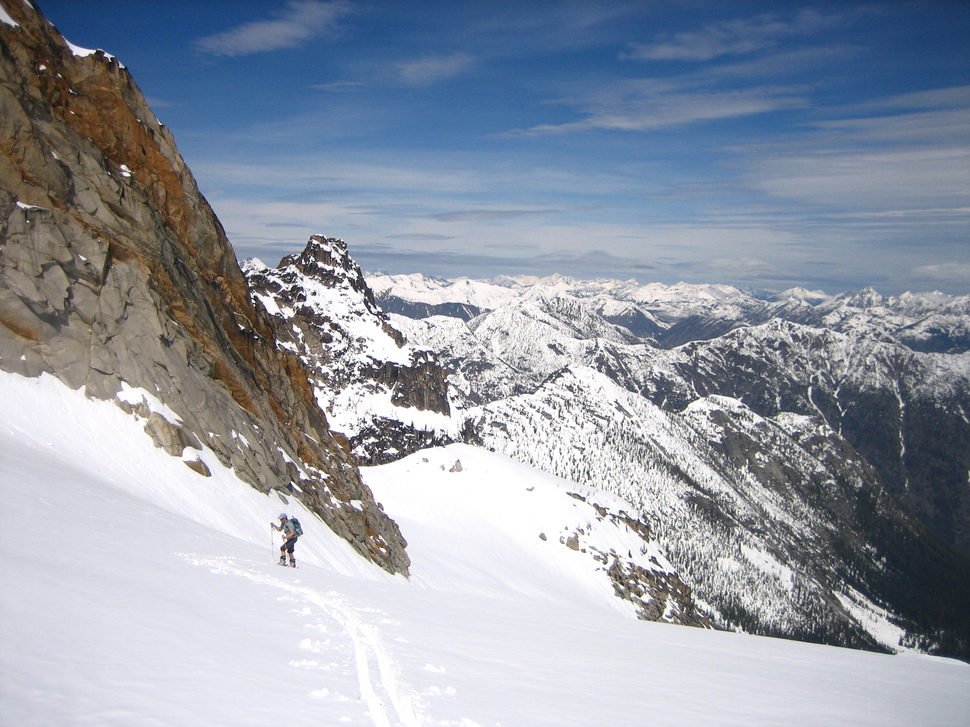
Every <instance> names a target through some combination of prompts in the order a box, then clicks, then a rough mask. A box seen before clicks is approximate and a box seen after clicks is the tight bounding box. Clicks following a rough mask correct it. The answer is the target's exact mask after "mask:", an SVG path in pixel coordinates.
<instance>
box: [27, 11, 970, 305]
mask: <svg viewBox="0 0 970 727" xmlns="http://www.w3.org/2000/svg"><path fill="white" fill-rule="evenodd" d="M40 6H41V8H42V10H43V11H44V12H45V14H46V15H47V17H48V19H49V20H51V22H53V23H54V24H55V25H56V26H57V27H58V29H59V30H60V31H61V32H62V33H63V34H64V35H65V37H67V38H68V40H70V41H71V42H73V43H75V44H77V45H80V46H82V47H86V48H103V49H105V50H106V51H108V52H110V53H113V54H115V55H116V56H117V57H118V58H119V60H120V61H121V62H122V63H124V64H125V65H126V66H127V67H128V68H129V70H130V71H131V72H132V74H133V76H134V78H135V80H136V82H137V83H138V85H139V87H140V88H141V89H142V91H143V92H144V93H145V95H146V96H147V97H148V100H149V103H150V104H151V106H152V108H153V110H154V111H155V113H156V115H157V116H158V117H159V119H160V120H161V121H162V122H163V123H165V124H166V125H167V126H169V128H170V129H171V130H172V132H173V133H174V135H175V138H176V141H177V143H178V146H179V150H180V151H181V153H182V155H183V156H184V157H185V159H186V161H187V162H188V164H189V166H190V168H191V169H192V171H193V173H194V175H195V176H196V179H197V181H198V183H199V186H200V188H201V190H202V192H203V194H204V195H205V196H206V198H207V199H208V200H209V202H210V203H211V204H212V206H213V208H214V209H215V211H216V213H217V214H218V216H219V218H220V219H221V221H222V223H223V225H224V226H225V228H226V231H227V233H228V235H229V238H230V240H231V242H232V244H233V246H234V248H235V250H236V254H237V256H238V257H239V258H240V260H241V259H244V258H248V257H253V256H255V257H259V258H260V259H262V260H263V261H264V262H266V263H268V264H271V265H275V264H277V262H278V261H279V259H280V258H281V257H283V256H284V255H287V254H291V253H293V252H296V251H299V250H301V249H302V248H303V247H304V245H305V244H306V241H307V239H308V238H309V236H310V235H312V234H324V235H328V236H333V237H340V238H342V239H344V240H346V241H347V243H348V244H349V246H350V252H351V255H352V256H353V257H354V259H355V260H356V261H357V262H358V263H359V264H360V265H361V266H362V267H363V268H364V269H365V270H367V271H370V272H386V273H391V274H398V273H424V274H426V275H434V276H442V277H460V276H467V277H472V278H487V277H492V276H495V275H503V274H504V275H519V274H528V275H549V274H553V273H561V274H564V275H569V276H573V277H577V278H586V279H589V278H604V277H605V278H618V279H622V280H628V279H631V278H632V279H636V280H639V281H640V282H642V283H649V282H661V283H666V284H672V283H676V282H678V281H685V282H689V283H726V284H732V285H737V286H739V287H741V288H745V289H753V290H784V289H786V288H790V287H793V286H803V287H806V288H809V289H813V290H823V291H825V292H827V293H830V294H835V293H839V292H843V291H846V290H854V289H858V288H861V287H865V286H872V287H874V288H876V289H877V290H878V291H879V292H882V293H885V294H898V293H901V292H904V291H906V290H911V291H914V292H915V291H930V290H940V291H943V292H946V293H950V294H953V295H962V294H967V293H970V42H968V40H967V39H968V38H970V3H967V2H958V1H956V0H951V1H949V2H948V1H946V0H936V1H932V2H931V1H927V2H901V1H900V2H868V3H863V2H852V1H849V2H838V3H836V2H819V3H814V4H800V3H796V2H730V3H727V2H695V1H692V0H680V1H676V2H674V1H671V2H660V1H657V2H645V1H644V2H622V1H614V2H596V1H594V0H590V1H588V2H556V1H553V0H550V1H549V2H525V1H521V2H513V1H511V0H508V1H502V0H492V1H491V2H474V1H469V2H406V1H404V0H401V1H398V2H389V1H385V0H359V1H358V0H336V1H334V2H323V1H321V0H286V1H284V2H268V1H262V2H257V1H255V0H231V1H230V0H211V1H209V0H207V1H206V2H197V1H196V0H164V1H162V0H97V1H95V0H42V1H41V2H40Z"/></svg>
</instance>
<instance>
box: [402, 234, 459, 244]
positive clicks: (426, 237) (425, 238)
mask: <svg viewBox="0 0 970 727" xmlns="http://www.w3.org/2000/svg"><path fill="white" fill-rule="evenodd" d="M387 239H388V240H414V241H416V242H430V241H438V240H454V239H455V236H454V235H436V234H435V233H433V232H405V233H401V234H399V235H388V236H387Z"/></svg>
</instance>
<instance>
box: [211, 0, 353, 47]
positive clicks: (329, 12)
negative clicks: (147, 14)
mask: <svg viewBox="0 0 970 727" xmlns="http://www.w3.org/2000/svg"><path fill="white" fill-rule="evenodd" d="M348 12H350V5H349V4H348V3H346V2H342V1H341V0H336V1H335V2H321V1H320V0H289V2H287V3H286V6H285V9H284V10H283V11H282V12H280V13H279V14H278V17H277V18H276V19H273V20H257V21H254V22H251V23H245V24H243V25H239V26H237V27H235V28H232V29H230V30H227V31H225V32H222V33H217V34H215V35H209V36H205V37H203V38H198V39H197V40H196V41H195V47H196V48H197V49H198V50H200V51H203V52H205V53H211V54H212V55H217V56H242V55H249V54H251V53H263V52H266V51H274V50H281V49H283V48H295V47H296V46H299V45H302V44H303V43H306V42H308V41H310V40H313V39H314V38H318V37H320V36H322V35H325V34H326V33H328V32H330V31H332V30H333V29H334V27H335V26H336V23H337V21H338V20H339V18H340V17H341V16H342V15H345V14H346V13H348Z"/></svg>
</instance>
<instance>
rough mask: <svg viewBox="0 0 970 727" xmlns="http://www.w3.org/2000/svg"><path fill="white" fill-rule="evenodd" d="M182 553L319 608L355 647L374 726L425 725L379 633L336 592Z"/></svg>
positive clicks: (222, 559)
mask: <svg viewBox="0 0 970 727" xmlns="http://www.w3.org/2000/svg"><path fill="white" fill-rule="evenodd" d="M181 556H182V557H183V558H185V559H186V560H187V561H189V562H190V563H192V564H193V565H199V566H205V567H208V568H209V569H210V570H211V571H212V572H213V573H219V574H226V575H235V576H242V577H244V578H248V579H249V580H251V581H253V582H255V583H259V584H262V585H267V586H272V587H274V588H279V589H280V590H282V591H286V592H287V593H289V594H292V595H293V596H296V597H297V598H299V599H302V600H303V601H305V602H308V603H312V604H313V605H315V606H319V607H320V608H322V609H323V610H324V611H325V612H326V613H327V614H329V615H330V617H331V618H333V620H334V621H336V622H337V623H339V624H340V626H341V627H342V628H343V629H344V631H345V632H346V633H347V635H348V636H349V637H350V640H351V643H352V644H353V648H354V661H355V665H356V669H357V682H358V686H359V689H360V699H361V701H363V702H364V703H365V704H366V705H367V709H368V713H369V714H370V718H371V720H372V721H373V723H374V725H375V727H398V725H402V726H403V727H425V725H424V722H423V721H422V720H421V719H420V718H419V717H418V716H417V714H416V712H415V710H414V704H413V702H412V697H411V695H410V694H408V693H407V691H406V689H405V688H404V687H403V686H402V685H401V684H400V683H399V682H398V678H397V669H396V666H395V664H394V660H393V659H392V657H391V655H390V653H389V652H388V650H387V647H386V646H385V645H384V641H383V639H382V638H381V634H380V632H379V631H378V630H377V629H376V628H375V627H374V626H372V625H370V624H368V623H366V622H365V621H364V620H363V618H361V616H360V615H359V614H358V613H357V611H356V610H355V609H354V608H352V607H351V606H350V605H348V604H347V602H346V601H345V600H344V599H342V598H341V597H340V595H339V594H338V593H336V592H335V591H330V592H329V593H321V592H320V591H318V590H316V589H314V588H311V587H309V586H301V585H295V584H293V583H287V582H286V581H283V580H280V579H279V578H274V577H273V576H270V575H267V574H265V573H262V572H260V571H259V570H257V569H254V568H244V567H242V566H240V565H237V564H236V563H235V561H234V560H233V559H232V558H225V557H207V556H198V555H190V554H184V553H183V554H181ZM375 667H376V669H375ZM327 693H328V692H327V690H326V689H323V690H321V694H327Z"/></svg>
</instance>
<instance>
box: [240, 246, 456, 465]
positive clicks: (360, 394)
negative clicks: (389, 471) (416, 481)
mask: <svg viewBox="0 0 970 727" xmlns="http://www.w3.org/2000/svg"><path fill="white" fill-rule="evenodd" d="M243 269H244V271H245V273H246V276H247V277H248V279H249V282H250V285H251V286H252V289H253V291H254V292H255V294H256V295H257V296H258V297H259V298H260V299H261V300H262V301H263V302H264V304H265V305H266V307H267V309H268V310H270V311H271V312H272V313H273V315H274V317H275V318H276V320H277V328H278V331H279V342H280V345H281V346H282V347H283V348H285V349H288V350H290V351H292V352H294V353H295V354H296V355H298V356H299V358H300V359H301V360H302V361H303V362H304V363H305V364H306V366H307V368H308V370H309V371H310V372H311V381H312V384H313V386H314V388H315V390H316V395H317V398H318V400H319V401H320V402H321V403H322V404H323V405H324V407H325V408H326V409H327V411H328V412H329V413H330V415H331V419H332V421H333V422H335V426H337V427H338V428H340V429H341V430H342V432H343V433H344V434H345V435H346V436H347V438H348V440H349V441H350V445H351V448H352V450H353V451H354V453H355V454H356V455H357V456H358V457H360V459H361V460H362V461H363V462H366V463H367V464H383V463H386V462H389V461H393V460H395V459H398V458H400V457H402V456H404V455H406V454H410V453H411V452H415V451H417V450H418V449H422V448H424V447H428V446H433V445H439V444H446V443H448V442H450V441H454V439H453V437H452V436H450V435H449V434H448V431H447V430H448V429H449V427H450V421H451V420H450V414H451V406H450V402H449V398H448V386H447V382H446V373H445V371H444V369H442V368H441V366H440V365H438V361H437V359H436V357H435V355H434V354H433V353H431V352H430V351H428V350H422V349H416V348H414V347H413V346H410V345H408V343H407V341H406V340H405V338H404V336H403V335H402V334H401V333H400V332H399V331H397V330H396V329H394V328H393V327H392V326H391V324H390V323H389V322H388V319H387V316H385V315H384V313H383V312H382V311H381V309H380V307H379V306H378V305H377V303H376V302H375V301H374V295H373V293H372V292H371V289H370V288H369V287H368V285H367V283H366V282H365V281H364V276H363V273H362V272H361V270H360V268H359V266H358V265H357V263H355V262H354V261H353V260H352V259H351V257H350V256H349V254H348V252H347V244H346V243H345V242H344V241H343V240H337V239H334V238H328V237H323V236H322V235H314V236H313V237H311V238H310V240H309V242H308V243H307V246H306V248H305V249H304V250H303V252H301V253H300V254H299V255H291V256H288V257H284V258H283V259H282V260H281V261H280V264H279V266H278V267H276V268H269V267H267V266H266V265H264V264H262V263H261V262H260V261H258V260H249V261H247V262H246V263H245V264H244V265H243ZM408 410H412V411H411V412H410V413H409V412H408ZM414 412H421V413H424V414H429V415H437V416H430V417H428V416H421V415H418V416H415V415H414Z"/></svg>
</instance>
